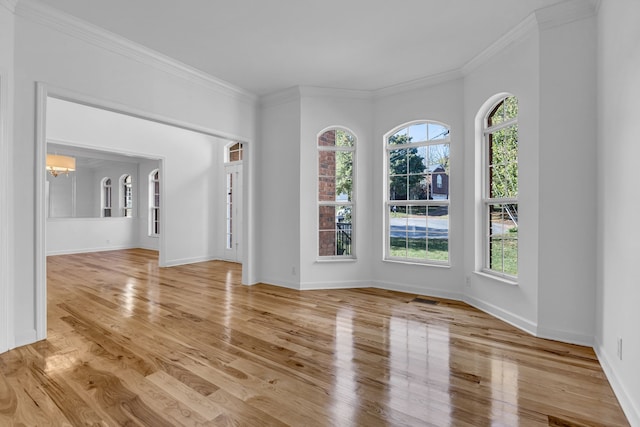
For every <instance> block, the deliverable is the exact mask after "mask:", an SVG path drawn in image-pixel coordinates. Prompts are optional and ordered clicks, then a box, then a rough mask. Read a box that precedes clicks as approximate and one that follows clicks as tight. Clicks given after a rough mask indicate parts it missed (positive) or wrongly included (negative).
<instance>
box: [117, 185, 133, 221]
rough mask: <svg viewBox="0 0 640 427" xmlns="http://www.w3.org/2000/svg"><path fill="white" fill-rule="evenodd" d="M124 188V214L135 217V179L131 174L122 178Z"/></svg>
mask: <svg viewBox="0 0 640 427" xmlns="http://www.w3.org/2000/svg"><path fill="white" fill-rule="evenodd" d="M120 188H121V189H122V216H124V217H126V218H131V217H133V179H132V178H131V175H123V176H122V177H121V178H120Z"/></svg>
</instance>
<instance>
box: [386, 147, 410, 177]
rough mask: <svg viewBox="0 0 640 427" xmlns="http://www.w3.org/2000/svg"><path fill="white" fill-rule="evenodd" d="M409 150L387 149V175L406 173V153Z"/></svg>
mask: <svg viewBox="0 0 640 427" xmlns="http://www.w3.org/2000/svg"><path fill="white" fill-rule="evenodd" d="M408 152H409V150H405V149H401V150H391V151H389V175H404V174H406V173H407V153H408Z"/></svg>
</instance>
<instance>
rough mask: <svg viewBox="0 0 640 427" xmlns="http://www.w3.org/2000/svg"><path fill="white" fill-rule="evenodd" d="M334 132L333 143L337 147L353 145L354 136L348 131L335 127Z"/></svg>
mask: <svg viewBox="0 0 640 427" xmlns="http://www.w3.org/2000/svg"><path fill="white" fill-rule="evenodd" d="M335 133H336V137H335V139H336V141H335V145H336V146H338V147H353V146H354V144H355V137H354V136H353V135H351V134H350V133H349V132H345V131H343V130H340V129H337V130H336V131H335Z"/></svg>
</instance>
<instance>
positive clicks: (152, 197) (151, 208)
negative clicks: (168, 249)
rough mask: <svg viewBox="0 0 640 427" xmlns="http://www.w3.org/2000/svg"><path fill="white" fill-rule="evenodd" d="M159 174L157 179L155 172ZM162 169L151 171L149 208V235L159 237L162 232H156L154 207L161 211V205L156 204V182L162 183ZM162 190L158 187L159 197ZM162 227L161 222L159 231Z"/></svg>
mask: <svg viewBox="0 0 640 427" xmlns="http://www.w3.org/2000/svg"><path fill="white" fill-rule="evenodd" d="M156 173H157V174H158V179H157V180H156V179H155V178H154V177H153V176H154V175H155V174H156ZM160 180H161V178H160V170H159V169H154V170H152V171H151V172H150V173H149V180H148V183H149V210H148V218H149V237H159V236H160V233H159V232H158V233H156V232H154V226H153V211H154V209H157V210H158V212H160V205H159V204H158V206H156V204H155V185H154V184H155V182H158V183H160ZM160 194H161V192H160V189H159V188H158V197H159V196H160ZM160 203H162V200H160ZM159 229H160V224H159V223H158V231H159Z"/></svg>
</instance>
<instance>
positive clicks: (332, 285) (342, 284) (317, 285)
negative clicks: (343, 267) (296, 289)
mask: <svg viewBox="0 0 640 427" xmlns="http://www.w3.org/2000/svg"><path fill="white" fill-rule="evenodd" d="M371 287H372V285H371V282H369V281H362V280H353V281H339V282H303V283H300V290H303V291H317V290H322V289H356V288H371Z"/></svg>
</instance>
